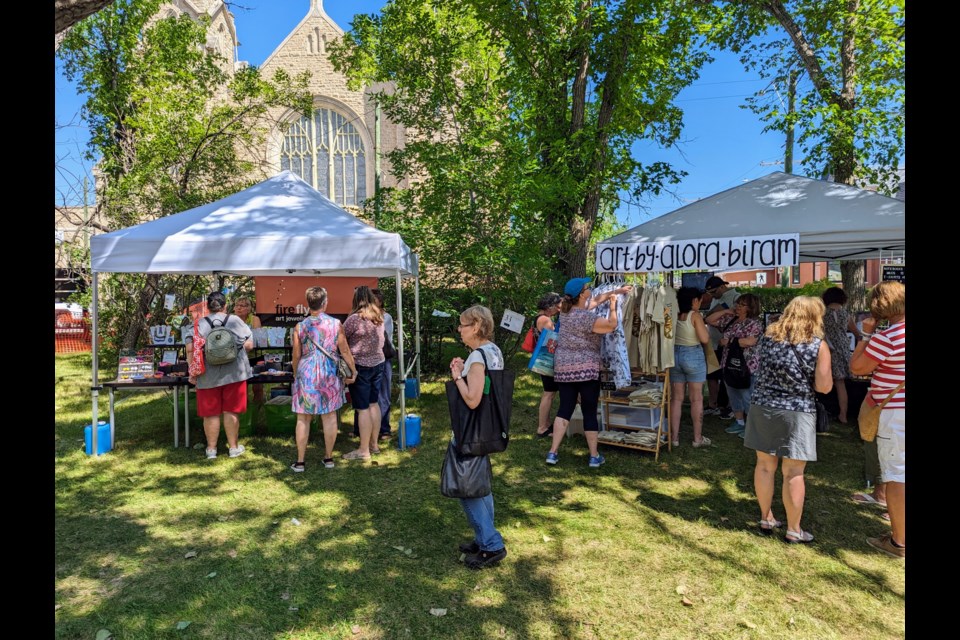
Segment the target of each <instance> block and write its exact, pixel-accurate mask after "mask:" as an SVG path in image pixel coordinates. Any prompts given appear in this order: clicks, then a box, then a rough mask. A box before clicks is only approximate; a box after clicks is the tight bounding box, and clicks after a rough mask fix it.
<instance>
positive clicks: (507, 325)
mask: <svg viewBox="0 0 960 640" xmlns="http://www.w3.org/2000/svg"><path fill="white" fill-rule="evenodd" d="M500 326H501V327H503V328H504V329H506V330H507V331H513V332H514V333H520V332H521V331H523V316H522V315H520V314H519V313H517V312H516V311H510V309H504V310H503V320H501V321H500Z"/></svg>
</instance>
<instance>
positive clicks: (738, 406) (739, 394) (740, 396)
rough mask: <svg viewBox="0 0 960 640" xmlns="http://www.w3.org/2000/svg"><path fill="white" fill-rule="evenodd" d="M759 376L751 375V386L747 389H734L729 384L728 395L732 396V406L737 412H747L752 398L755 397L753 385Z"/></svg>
mask: <svg viewBox="0 0 960 640" xmlns="http://www.w3.org/2000/svg"><path fill="white" fill-rule="evenodd" d="M756 379H757V377H756V376H755V375H752V376H750V386H749V387H747V388H746V389H734V388H733V387H731V386H729V385H727V396H728V397H729V398H730V408H731V409H733V410H734V411H735V412H740V413H746V412H747V409H749V408H750V399H751V397H753V385H754V382H755V381H756Z"/></svg>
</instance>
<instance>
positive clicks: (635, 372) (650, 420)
mask: <svg viewBox="0 0 960 640" xmlns="http://www.w3.org/2000/svg"><path fill="white" fill-rule="evenodd" d="M630 376H631V386H629V387H626V388H624V389H619V390H617V391H610V390H609V389H604V390H602V391H601V392H600V412H601V421H600V427H601V429H600V434H599V437H598V440H597V442H598V443H599V444H604V445H609V446H614V447H623V448H626V449H635V450H638V451H650V452H652V453H653V454H654V462H656V461H658V460H659V459H660V449H662V448H663V447H666V448H667V450H668V451H672V450H673V446H672V442H671V441H670V371H669V370H667V371H663V372H658V373H645V372H642V371H640V370H639V369H636V368H634V369H631V370H630ZM601 379H602V372H601ZM647 382H656V383H657V384H659V385H661V396H660V403H659V404H658V405H655V406H636V405H631V404H630V398H629V394H630V393H631V392H633V391H636V390H638V389H639V388H641V387H642V386H643V385H644V384H645V383H647ZM611 432H626V433H627V434H631V433H647V434H653V435H654V436H655V437H651V436H645V437H642V438H640V439H639V441H633V442H631V441H622V440H619V441H618V440H611V439H606V438H604V437H603V434H604V433H611ZM627 437H629V435H628V436H627Z"/></svg>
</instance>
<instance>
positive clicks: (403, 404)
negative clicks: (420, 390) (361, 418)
mask: <svg viewBox="0 0 960 640" xmlns="http://www.w3.org/2000/svg"><path fill="white" fill-rule="evenodd" d="M397 355H398V357H399V359H400V368H399V373H400V376H401V380H400V383H401V384H403V385H404V386H406V384H407V381H406V380H404V379H403V372H404V365H405V363H404V358H403V355H404V354H403V293H402V292H401V288H400V269H397ZM406 397H407V394H406V393H405V392H404V393H401V394H400V424H399V425H397V431H398V432H399V434H400V440H399V444H400V450H401V451H403V450H404V449H406V448H407V429H406V422H407V400H406Z"/></svg>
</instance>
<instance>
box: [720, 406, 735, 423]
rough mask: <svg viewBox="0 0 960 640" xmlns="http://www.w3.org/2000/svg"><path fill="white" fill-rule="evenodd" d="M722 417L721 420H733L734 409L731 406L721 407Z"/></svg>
mask: <svg viewBox="0 0 960 640" xmlns="http://www.w3.org/2000/svg"><path fill="white" fill-rule="evenodd" d="M720 419H721V420H732V419H733V410H732V409H731V408H730V407H726V408H724V409H720Z"/></svg>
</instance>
